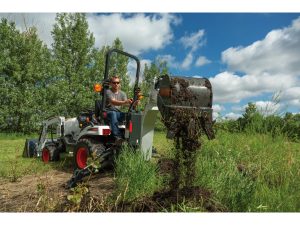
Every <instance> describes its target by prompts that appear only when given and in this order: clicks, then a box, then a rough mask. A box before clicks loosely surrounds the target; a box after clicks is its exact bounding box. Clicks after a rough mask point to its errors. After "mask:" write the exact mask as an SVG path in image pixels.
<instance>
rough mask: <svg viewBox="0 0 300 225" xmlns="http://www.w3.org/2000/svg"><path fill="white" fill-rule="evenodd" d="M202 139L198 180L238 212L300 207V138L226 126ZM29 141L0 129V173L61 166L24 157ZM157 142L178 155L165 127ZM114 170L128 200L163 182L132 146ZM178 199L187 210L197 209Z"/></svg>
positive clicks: (41, 170)
mask: <svg viewBox="0 0 300 225" xmlns="http://www.w3.org/2000/svg"><path fill="white" fill-rule="evenodd" d="M202 142H203V144H202V149H201V151H199V153H198V155H197V167H196V169H197V171H196V174H197V177H196V180H195V185H197V186H201V187H203V188H205V189H209V190H210V191H211V192H212V197H213V199H214V201H215V202H217V203H218V204H220V205H222V207H223V208H225V209H227V210H228V211H234V212H300V191H299V190H300V189H299V187H300V179H299V177H300V143H294V142H290V141H288V140H287V139H285V138H284V137H282V136H277V137H272V136H271V135H261V134H250V133H248V134H243V133H228V132H222V131H220V132H218V134H217V136H216V139H215V140H212V141H208V140H207V139H206V138H205V137H202ZM24 144H25V137H24V136H14V135H6V136H5V135H0V152H1V154H0V178H5V179H9V180H10V181H16V180H17V179H19V178H21V177H22V176H24V175H26V174H35V173H40V174H42V173H44V172H46V171H50V170H52V169H53V168H56V167H58V166H60V163H54V164H53V163H49V164H44V163H43V162H42V161H41V160H40V159H36V158H23V157H22V152H23V148H24ZM154 146H155V147H156V148H157V151H158V153H159V154H161V155H164V156H166V157H174V151H175V150H174V147H173V142H172V141H170V140H167V139H166V138H165V133H164V132H162V131H161V132H160V131H156V133H155V137H154ZM115 174H116V186H117V190H116V191H117V192H116V193H119V194H121V197H122V198H123V199H125V200H133V199H137V198H139V197H142V196H150V195H151V194H152V193H153V192H154V191H156V190H158V189H159V188H161V185H163V182H162V180H161V177H159V176H158V175H157V165H156V164H155V160H153V161H152V160H151V161H150V162H144V161H143V159H142V157H141V156H140V155H138V154H133V153H132V152H131V151H124V154H123V155H121V157H120V158H119V159H118V162H117V168H116V173H115ZM179 204H182V205H178V207H179V208H180V207H182V208H184V209H183V210H182V211H194V210H195V211H197V210H198V209H196V208H187V207H185V206H187V205H188V204H187V203H179ZM178 207H177V206H176V208H178ZM201 210H202V209H201ZM201 210H200V209H199V211H201Z"/></svg>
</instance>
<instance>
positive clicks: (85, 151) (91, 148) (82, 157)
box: [73, 139, 106, 169]
mask: <svg viewBox="0 0 300 225" xmlns="http://www.w3.org/2000/svg"><path fill="white" fill-rule="evenodd" d="M104 151H105V147H104V145H103V144H101V143H95V142H94V141H93V140H90V139H81V140H79V141H78V143H77V144H76V146H75V148H74V153H73V160H74V167H75V169H83V168H85V167H86V166H87V160H88V157H92V158H95V157H97V160H99V162H100V165H101V163H102V162H104V161H105V160H106V157H102V156H103V153H104Z"/></svg>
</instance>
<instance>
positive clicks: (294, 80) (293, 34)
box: [0, 12, 300, 119]
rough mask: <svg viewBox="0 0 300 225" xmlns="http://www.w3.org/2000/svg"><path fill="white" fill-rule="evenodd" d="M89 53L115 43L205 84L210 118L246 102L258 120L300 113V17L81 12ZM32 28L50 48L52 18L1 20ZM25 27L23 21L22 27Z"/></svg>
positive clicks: (231, 113)
mask: <svg viewBox="0 0 300 225" xmlns="http://www.w3.org/2000/svg"><path fill="white" fill-rule="evenodd" d="M86 16H87V20H88V23H89V28H90V31H91V32H92V33H93V34H94V37H95V41H96V42H95V46H96V47H99V48H100V47H102V46H103V45H107V44H108V45H111V44H112V42H113V40H114V39H115V38H117V37H119V38H120V39H121V41H122V43H123V46H124V49H125V51H127V52H129V53H132V54H134V55H137V56H138V57H139V58H140V60H141V62H142V64H144V63H147V64H149V63H150V62H151V61H154V60H155V59H162V60H165V61H167V63H168V67H169V71H170V74H171V75H177V76H195V77H206V78H208V79H209V80H210V82H211V83H212V87H213V109H214V118H217V117H219V118H227V119H230V118H233V119H235V118H238V117H239V116H241V115H242V114H243V112H244V109H245V107H246V106H247V104H248V102H253V103H255V104H256V105H257V108H258V109H259V110H260V111H261V112H262V113H264V114H267V115H268V114H271V113H276V114H283V113H285V112H287V111H288V112H292V113H299V111H300V13H238V12H235V13H205V12H202V13H192V12H186V13H87V14H86ZM0 17H6V18H9V19H10V20H13V21H15V22H16V24H17V27H18V28H19V29H21V30H24V29H25V25H24V24H25V22H26V25H27V26H32V25H34V26H36V27H37V28H38V32H39V36H40V38H41V39H42V40H43V41H44V42H45V43H46V44H47V45H48V46H49V47H51V43H52V41H53V40H52V37H51V30H52V26H53V24H54V22H55V13H0ZM24 21H25V22H24Z"/></svg>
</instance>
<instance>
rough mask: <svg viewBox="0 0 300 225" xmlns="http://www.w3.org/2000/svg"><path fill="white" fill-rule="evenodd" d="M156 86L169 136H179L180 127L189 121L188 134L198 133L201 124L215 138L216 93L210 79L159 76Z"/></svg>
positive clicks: (160, 108)
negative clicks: (213, 112) (213, 126)
mask: <svg viewBox="0 0 300 225" xmlns="http://www.w3.org/2000/svg"><path fill="white" fill-rule="evenodd" d="M156 89H157V90H158V94H157V106H158V109H159V111H160V112H161V115H162V118H163V122H164V124H165V126H166V127H167V129H168V134H167V137H168V138H174V137H175V136H178V135H180V132H181V130H182V129H183V128H182V127H179V126H178V124H180V123H186V125H187V126H186V127H187V129H188V131H187V132H188V133H195V132H199V127H201V128H202V129H203V131H204V132H205V134H206V135H207V137H208V139H213V138H214V132H213V129H212V124H213V123H212V111H213V110H212V98H213V93H212V87H211V84H210V82H209V80H208V79H206V78H194V77H176V76H169V75H164V76H162V77H160V78H159V79H158V81H157V83H156ZM182 118H185V119H184V120H183V119H182ZM192 136H194V135H192Z"/></svg>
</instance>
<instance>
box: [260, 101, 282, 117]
mask: <svg viewBox="0 0 300 225" xmlns="http://www.w3.org/2000/svg"><path fill="white" fill-rule="evenodd" d="M255 105H256V107H257V110H258V112H260V113H261V114H262V115H265V116H268V115H272V114H277V113H279V110H280V108H281V105H280V104H279V103H276V102H271V101H257V102H255Z"/></svg>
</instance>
